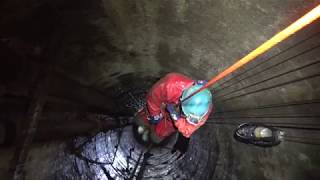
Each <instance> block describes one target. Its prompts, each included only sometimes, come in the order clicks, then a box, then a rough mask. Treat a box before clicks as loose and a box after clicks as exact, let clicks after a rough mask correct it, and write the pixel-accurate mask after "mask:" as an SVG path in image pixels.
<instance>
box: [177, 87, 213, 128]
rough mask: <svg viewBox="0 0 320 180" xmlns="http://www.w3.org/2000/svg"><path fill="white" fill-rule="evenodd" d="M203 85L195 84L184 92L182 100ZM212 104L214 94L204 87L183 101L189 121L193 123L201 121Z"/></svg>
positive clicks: (183, 109) (184, 110)
mask: <svg viewBox="0 0 320 180" xmlns="http://www.w3.org/2000/svg"><path fill="white" fill-rule="evenodd" d="M201 87H203V85H199V84H195V85H193V86H191V87H190V88H188V89H186V90H184V91H183V93H182V97H181V101H182V100H183V99H185V98H187V97H188V96H189V95H191V94H192V93H194V92H196V91H197V90H199V89H200V88H201ZM211 106H212V94H211V92H210V91H209V90H208V89H204V90H202V91H200V92H198V93H197V94H195V95H194V96H192V97H190V98H189V99H187V100H185V101H183V102H182V103H181V108H182V111H183V113H184V115H185V116H186V119H187V122H188V123H190V124H193V125H197V124H198V123H200V122H201V121H202V120H203V118H204V116H205V115H206V114H207V112H208V111H209V110H210V107H211Z"/></svg>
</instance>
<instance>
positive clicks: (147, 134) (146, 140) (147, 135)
mask: <svg viewBox="0 0 320 180" xmlns="http://www.w3.org/2000/svg"><path fill="white" fill-rule="evenodd" d="M142 140H143V141H144V142H148V141H149V131H148V130H146V131H144V133H143V134H142Z"/></svg>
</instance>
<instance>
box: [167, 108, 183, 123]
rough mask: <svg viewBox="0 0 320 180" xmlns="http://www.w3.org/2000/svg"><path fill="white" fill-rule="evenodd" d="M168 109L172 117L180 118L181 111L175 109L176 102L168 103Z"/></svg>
mask: <svg viewBox="0 0 320 180" xmlns="http://www.w3.org/2000/svg"><path fill="white" fill-rule="evenodd" d="M167 111H168V112H169V114H170V116H171V119H173V120H175V121H177V120H178V119H179V118H180V113H178V112H177V111H176V110H175V105H174V104H168V105H167Z"/></svg>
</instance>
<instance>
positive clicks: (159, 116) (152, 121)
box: [149, 113, 162, 125]
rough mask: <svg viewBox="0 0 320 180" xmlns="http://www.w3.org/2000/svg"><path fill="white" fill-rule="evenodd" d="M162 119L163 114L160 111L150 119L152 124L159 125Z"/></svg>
mask: <svg viewBox="0 0 320 180" xmlns="http://www.w3.org/2000/svg"><path fill="white" fill-rule="evenodd" d="M161 119H162V114H161V113H160V114H159V115H156V116H151V117H150V118H149V121H150V124H153V125H157V124H158V123H159V122H160V120H161Z"/></svg>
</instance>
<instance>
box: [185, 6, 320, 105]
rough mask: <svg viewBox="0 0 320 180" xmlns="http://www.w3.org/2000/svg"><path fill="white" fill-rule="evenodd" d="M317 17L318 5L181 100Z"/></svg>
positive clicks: (263, 51) (319, 7)
mask: <svg viewBox="0 0 320 180" xmlns="http://www.w3.org/2000/svg"><path fill="white" fill-rule="evenodd" d="M319 17H320V5H318V6H317V7H315V8H314V9H312V10H311V11H309V12H308V13H307V14H305V15H304V16H302V17H301V18H300V19H298V20H297V21H295V22H294V23H292V24H291V25H290V26H288V27H287V28H285V29H284V30H282V31H281V32H279V33H277V34H276V35H274V36H273V37H272V38H271V39H269V40H268V41H266V42H265V43H263V44H262V45H260V46H259V47H257V48H256V49H255V50H253V51H251V52H250V53H249V54H247V55H246V56H245V57H243V58H242V59H240V60H238V61H237V62H236V63H234V64H233V65H232V66H230V67H229V68H227V69H225V70H224V71H223V72H221V73H220V74H218V75H217V76H215V77H213V78H212V79H211V80H210V81H209V82H208V83H207V84H206V85H205V86H203V87H202V88H200V89H199V90H197V91H196V92H194V93H192V94H190V95H189V96H188V97H186V98H184V99H183V100H182V102H183V101H185V100H187V99H189V98H191V97H192V96H194V95H195V94H197V93H198V92H200V91H202V90H203V89H205V88H208V87H210V86H212V85H213V84H215V83H216V82H218V81H219V80H220V79H222V78H224V77H225V76H227V75H229V74H231V73H232V72H234V71H235V70H237V69H238V68H240V67H241V66H243V65H245V64H247V63H248V62H250V61H252V60H254V59H255V58H256V57H257V56H259V55H261V54H263V53H265V52H266V51H268V50H269V49H271V48H272V47H274V46H275V45H277V44H278V43H280V42H281V41H283V40H285V39H287V38H288V37H289V36H291V35H293V34H294V33H296V32H297V31H299V30H300V29H302V28H304V27H305V26H307V25H308V24H310V23H312V22H313V21H315V20H317V19H318V18H319Z"/></svg>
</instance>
